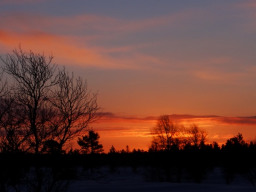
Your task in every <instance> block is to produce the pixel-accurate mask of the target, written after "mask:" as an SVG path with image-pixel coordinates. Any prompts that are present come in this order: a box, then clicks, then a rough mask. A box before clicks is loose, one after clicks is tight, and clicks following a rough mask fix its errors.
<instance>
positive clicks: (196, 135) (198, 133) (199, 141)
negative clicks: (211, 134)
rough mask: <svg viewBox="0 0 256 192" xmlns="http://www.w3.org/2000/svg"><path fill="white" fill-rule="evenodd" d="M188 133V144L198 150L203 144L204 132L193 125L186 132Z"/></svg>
mask: <svg viewBox="0 0 256 192" xmlns="http://www.w3.org/2000/svg"><path fill="white" fill-rule="evenodd" d="M188 133H189V134H190V138H189V140H190V143H191V144H192V145H193V146H194V147H196V148H198V147H200V146H203V145H204V144H205V140H206V132H205V131H203V130H200V129H199V127H198V126H197V125H196V124H193V125H192V126H191V128H190V129H189V130H188Z"/></svg>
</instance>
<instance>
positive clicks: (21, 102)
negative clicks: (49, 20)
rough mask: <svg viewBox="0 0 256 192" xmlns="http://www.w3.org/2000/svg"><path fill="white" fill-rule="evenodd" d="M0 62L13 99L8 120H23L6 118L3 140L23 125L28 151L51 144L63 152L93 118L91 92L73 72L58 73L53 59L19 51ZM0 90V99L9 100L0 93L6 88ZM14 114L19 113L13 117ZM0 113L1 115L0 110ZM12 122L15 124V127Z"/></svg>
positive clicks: (95, 107)
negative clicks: (67, 144) (68, 143)
mask: <svg viewBox="0 0 256 192" xmlns="http://www.w3.org/2000/svg"><path fill="white" fill-rule="evenodd" d="M0 59H1V61H2V62H3V64H4V67H3V70H4V72H5V73H6V74H7V75H8V77H7V78H8V87H10V89H9V90H8V91H9V94H7V95H11V96H12V101H13V102H12V104H11V103H10V104H11V106H12V107H14V108H15V109H13V110H12V111H11V113H9V114H10V116H9V117H8V118H9V119H10V118H11V117H12V118H13V117H15V118H16V117H19V116H20V115H22V120H23V122H22V123H21V122H20V121H18V120H17V119H16V120H13V121H7V119H8V118H7V117H5V120H6V121H5V122H6V124H5V125H4V126H5V128H6V129H5V136H6V138H5V140H6V139H7V132H8V131H11V132H15V134H16V133H18V132H19V131H17V130H18V127H20V126H21V125H22V127H21V130H22V133H26V137H24V138H26V143H28V145H27V147H28V149H31V151H34V152H35V153H40V152H42V150H43V149H46V148H49V144H52V143H55V144H54V145H56V146H57V145H58V146H59V147H58V148H59V150H60V151H62V148H63V146H64V144H65V143H66V142H67V141H68V140H70V139H72V138H73V137H74V136H76V135H77V134H78V133H80V132H81V131H83V130H84V129H86V128H87V126H88V124H89V123H91V122H92V121H93V120H95V119H96V112H97V110H98V106H97V96H96V94H91V93H90V91H89V90H88V89H87V84H86V82H85V81H83V80H82V79H81V78H80V77H78V78H75V76H74V75H73V73H72V75H69V74H68V72H67V71H66V70H65V69H63V70H58V71H57V66H56V65H55V64H53V63H52V59H53V57H52V56H50V57H46V56H44V55H43V54H37V53H34V52H32V51H30V52H24V51H22V49H21V48H20V49H18V50H14V51H13V53H12V54H7V55H6V57H5V58H0ZM1 82H2V81H1ZM3 85H5V84H3ZM2 87H3V88H2ZM2 87H0V96H1V99H3V100H5V101H8V99H7V97H5V96H4V95H3V94H2V93H4V91H1V90H5V86H2ZM5 95H6V94H5ZM6 104H7V103H6ZM17 106H18V108H17ZM6 109H8V107H7V108H6ZM18 111H21V112H18ZM15 113H19V114H16V115H13V114H15ZM1 114H4V111H3V110H2V109H1V110H0V115H1ZM7 114H8V113H7ZM0 120H1V116H0ZM11 122H16V124H15V126H14V125H13V124H11ZM18 122H19V123H18ZM17 123H18V124H17ZM7 124H8V126H7ZM2 125H3V124H2ZM14 127H15V131H14V130H13V128H14ZM19 129H20V128H19ZM19 134H20V133H19ZM56 146H54V148H56ZM54 150H55V149H54Z"/></svg>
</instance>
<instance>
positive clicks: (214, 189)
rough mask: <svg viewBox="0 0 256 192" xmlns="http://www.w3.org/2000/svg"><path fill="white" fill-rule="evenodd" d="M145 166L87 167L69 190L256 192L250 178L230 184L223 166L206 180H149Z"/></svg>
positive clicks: (235, 180) (76, 191) (87, 191)
mask: <svg viewBox="0 0 256 192" xmlns="http://www.w3.org/2000/svg"><path fill="white" fill-rule="evenodd" d="M143 173H144V170H143V169H142V168H141V169H136V171H134V170H133V169H132V168H128V167H126V168H124V167H123V168H117V169H115V170H114V171H112V172H110V171H109V169H108V168H101V169H97V170H93V172H91V171H87V172H86V171H85V173H84V174H83V175H82V176H81V178H80V179H78V180H75V181H72V182H71V183H70V185H69V188H68V191H69V192H73V191H74V192H82V191H86V192H98V191H120V192H126V191H127V192H128V191H131V192H137V191H138V192H141V191H147V192H151V191H152V192H153V191H157V192H158V191H159V192H164V191H171V192H175V191H182V192H183V191H192V192H240V191H241V192H255V191H256V187H255V186H253V185H252V183H250V182H249V181H248V180H247V179H245V178H243V177H241V176H236V177H235V178H234V180H233V182H232V183H231V184H229V185H227V184H226V182H225V179H224V177H223V174H222V172H221V170H220V169H218V168H216V169H214V170H213V171H212V172H211V173H210V174H209V175H208V176H207V177H206V179H205V180H203V182H202V183H200V184H197V183H193V182H181V183H170V182H152V181H147V179H146V178H145V175H144V174H143Z"/></svg>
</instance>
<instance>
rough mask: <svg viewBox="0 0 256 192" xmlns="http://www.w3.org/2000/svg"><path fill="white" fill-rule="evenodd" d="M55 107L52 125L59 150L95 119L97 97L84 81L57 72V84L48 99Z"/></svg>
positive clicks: (64, 72)
mask: <svg viewBox="0 0 256 192" xmlns="http://www.w3.org/2000/svg"><path fill="white" fill-rule="evenodd" d="M50 101H51V103H52V105H53V106H54V107H55V113H56V116H55V117H56V118H55V119H54V122H53V123H52V124H53V125H54V127H55V129H54V130H55V135H54V136H55V137H54V139H56V140H57V142H58V143H59V147H60V150H62V148H63V145H64V144H65V143H66V142H67V141H68V140H70V139H72V138H73V137H74V136H76V135H78V134H79V133H80V132H81V131H83V130H85V129H86V128H87V127H88V125H89V123H91V122H92V121H94V120H95V119H96V117H97V116H96V112H97V111H98V109H99V108H98V105H97V95H96V94H91V93H90V91H89V90H88V88H87V83H86V81H83V80H82V79H81V78H80V77H78V78H75V77H74V75H73V73H72V74H71V75H69V73H68V72H67V71H66V70H65V69H63V70H61V71H59V75H58V83H57V84H56V87H55V89H54V90H53V91H52V96H51V99H50Z"/></svg>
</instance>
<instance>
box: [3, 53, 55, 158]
mask: <svg viewBox="0 0 256 192" xmlns="http://www.w3.org/2000/svg"><path fill="white" fill-rule="evenodd" d="M52 59H53V57H49V58H47V57H45V56H44V55H41V54H36V53H34V52H32V51H30V52H29V53H25V52H23V51H22V50H21V49H19V50H14V51H13V54H7V56H6V58H5V59H3V58H1V60H2V62H3V63H4V71H5V72H6V73H7V74H8V75H10V77H11V78H13V79H14V80H15V84H14V87H13V89H12V91H13V93H14V95H15V102H16V103H17V104H19V105H21V106H23V109H24V112H25V113H24V118H25V119H26V118H27V119H28V123H29V124H28V125H27V126H28V129H29V131H30V133H31V137H30V145H31V146H34V150H35V153H38V152H39V150H40V147H41V145H42V141H43V140H44V139H45V137H46V135H47V132H48V130H47V126H46V123H45V122H46V121H47V120H46V119H45V116H44V114H43V113H40V111H44V110H45V109H44V108H45V102H46V101H47V96H48V95H47V94H48V90H49V88H50V87H52V86H53V85H54V84H56V81H55V80H54V78H53V77H54V72H55V68H56V67H55V65H54V64H52ZM42 115H43V116H42ZM42 120H43V121H42Z"/></svg>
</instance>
